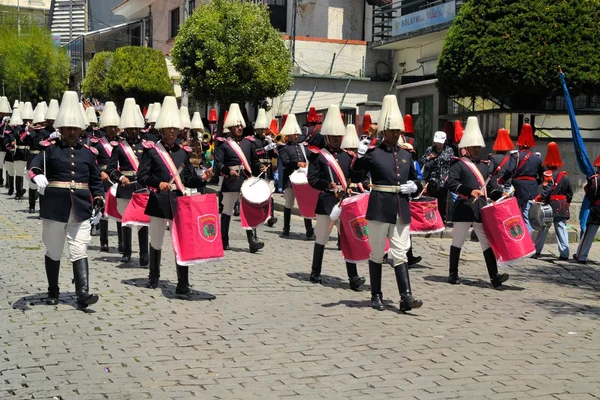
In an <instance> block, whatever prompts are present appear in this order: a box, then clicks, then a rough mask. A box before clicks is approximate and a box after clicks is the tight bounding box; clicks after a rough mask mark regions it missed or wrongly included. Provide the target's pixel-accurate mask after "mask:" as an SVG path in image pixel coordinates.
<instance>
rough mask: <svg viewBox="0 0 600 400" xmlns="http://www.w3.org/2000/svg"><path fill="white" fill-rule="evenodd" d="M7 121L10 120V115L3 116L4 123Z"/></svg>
mask: <svg viewBox="0 0 600 400" xmlns="http://www.w3.org/2000/svg"><path fill="white" fill-rule="evenodd" d="M6 121H10V117H8V116H7V117H3V118H2V124H4V123H5V122H6Z"/></svg>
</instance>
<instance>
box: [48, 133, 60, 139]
mask: <svg viewBox="0 0 600 400" xmlns="http://www.w3.org/2000/svg"><path fill="white" fill-rule="evenodd" d="M59 137H60V133H58V132H52V133H51V134H50V139H56V138H59Z"/></svg>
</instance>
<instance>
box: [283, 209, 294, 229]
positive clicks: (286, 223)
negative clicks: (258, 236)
mask: <svg viewBox="0 0 600 400" xmlns="http://www.w3.org/2000/svg"><path fill="white" fill-rule="evenodd" d="M291 221H292V209H291V208H284V209H283V231H282V232H281V236H290V223H291Z"/></svg>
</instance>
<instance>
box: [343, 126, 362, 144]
mask: <svg viewBox="0 0 600 400" xmlns="http://www.w3.org/2000/svg"><path fill="white" fill-rule="evenodd" d="M359 145H360V141H359V140H358V134H357V133H356V126H354V124H348V126H346V135H345V136H344V140H342V146H341V147H342V149H358V146H359Z"/></svg>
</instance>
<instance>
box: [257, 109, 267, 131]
mask: <svg viewBox="0 0 600 400" xmlns="http://www.w3.org/2000/svg"><path fill="white" fill-rule="evenodd" d="M268 127H269V121H267V111H266V110H265V109H264V108H259V109H258V115H257V116H256V121H254V129H267V128H268Z"/></svg>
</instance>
